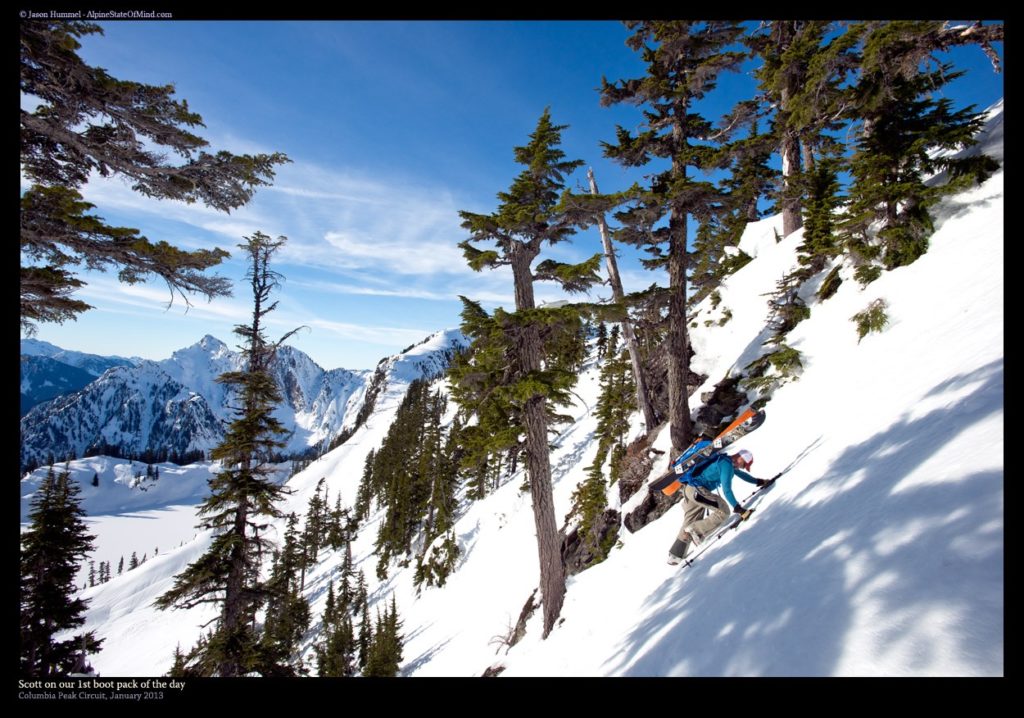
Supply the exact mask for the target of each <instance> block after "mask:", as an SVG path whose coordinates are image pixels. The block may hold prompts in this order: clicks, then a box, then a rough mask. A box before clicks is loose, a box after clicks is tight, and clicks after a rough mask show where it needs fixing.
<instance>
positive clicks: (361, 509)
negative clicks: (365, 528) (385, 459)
mask: <svg viewBox="0 0 1024 718" xmlns="http://www.w3.org/2000/svg"><path fill="white" fill-rule="evenodd" d="M376 453H377V452H376V450H374V449H370V451H369V453H367V454H366V461H365V462H364V463H363V478H362V480H361V481H360V482H359V489H358V491H357V492H356V504H355V507H354V509H353V510H354V511H355V520H356V521H357V522H359V523H362V522H363V521H365V520H366V517H367V516H368V515H369V513H370V501H371V500H372V499H373V463H374V460H375V458H376Z"/></svg>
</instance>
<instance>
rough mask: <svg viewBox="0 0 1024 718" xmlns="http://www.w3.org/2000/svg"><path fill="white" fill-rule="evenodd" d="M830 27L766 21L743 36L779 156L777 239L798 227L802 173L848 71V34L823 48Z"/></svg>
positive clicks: (829, 122)
mask: <svg viewBox="0 0 1024 718" xmlns="http://www.w3.org/2000/svg"><path fill="white" fill-rule="evenodd" d="M832 29H833V23H830V22H827V21H822V20H772V21H769V22H765V23H762V24H761V26H760V27H759V28H758V29H757V30H755V31H754V32H753V33H750V34H749V35H748V36H747V37H746V40H745V41H746V43H747V45H748V46H750V47H751V48H752V50H753V52H754V53H755V54H756V55H757V56H758V57H759V58H760V60H761V66H760V67H759V68H758V69H757V70H756V71H755V73H754V74H755V76H756V77H757V79H758V80H759V81H760V89H761V90H762V92H763V93H764V100H765V101H766V102H767V104H768V105H769V106H770V107H771V108H772V109H773V110H774V114H773V117H772V131H771V135H772V137H773V138H774V143H775V144H776V146H777V147H778V151H779V154H780V155H781V156H782V181H783V187H782V191H781V192H780V193H779V194H780V197H779V199H780V201H779V206H780V209H781V212H782V234H783V236H788V235H790V234H792V233H793V232H795V231H796V230H798V229H800V227H802V226H803V216H802V213H801V208H802V204H803V196H804V188H803V186H802V172H809V171H811V170H812V169H813V162H814V160H813V150H814V148H815V147H816V146H818V145H819V144H820V143H821V142H823V141H827V140H826V139H825V135H824V131H825V130H826V129H832V128H834V127H835V126H836V121H837V119H838V115H835V114H834V113H835V110H836V103H835V100H836V98H837V97H838V92H837V91H838V87H839V84H840V83H841V82H842V81H843V80H844V79H845V73H847V72H848V71H849V70H850V69H851V68H852V66H853V62H852V55H851V54H850V53H849V50H850V48H851V45H852V44H853V43H855V42H856V37H855V36H854V35H845V34H841V35H839V37H838V38H837V39H832V40H830V41H829V42H828V43H826V42H825V37H826V36H827V35H828V33H829V32H830V31H831V30H832Z"/></svg>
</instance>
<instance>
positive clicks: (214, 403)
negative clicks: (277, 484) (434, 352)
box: [157, 335, 370, 451]
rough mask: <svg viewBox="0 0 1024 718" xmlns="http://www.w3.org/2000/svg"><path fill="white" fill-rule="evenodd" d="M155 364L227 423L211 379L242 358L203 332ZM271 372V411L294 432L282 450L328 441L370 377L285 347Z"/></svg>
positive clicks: (226, 408)
mask: <svg viewBox="0 0 1024 718" xmlns="http://www.w3.org/2000/svg"><path fill="white" fill-rule="evenodd" d="M157 365H158V366H159V367H160V369H161V370H163V371H164V372H165V373H166V374H167V375H168V376H169V377H171V378H172V379H173V380H175V381H177V382H178V383H180V384H182V385H183V386H186V387H188V388H189V389H190V390H191V391H193V392H195V393H196V394H199V395H200V396H202V397H203V398H204V399H206V401H207V403H208V404H209V407H210V410H211V411H212V412H213V414H214V415H215V416H216V417H217V418H218V419H220V420H221V421H223V422H228V421H231V419H232V418H234V417H233V413H232V408H231V397H230V396H229V394H228V393H227V388H226V387H225V386H224V385H223V384H218V383H217V381H216V379H217V377H218V376H220V375H221V374H223V373H224V372H226V371H238V370H241V369H243V368H244V367H243V359H242V356H241V354H239V353H237V352H234V351H231V350H230V349H229V348H228V346H227V345H226V344H224V342H222V341H220V340H219V339H216V338H215V337H212V336H209V335H207V336H205V337H203V338H202V339H201V340H199V341H198V342H197V343H195V344H193V345H192V346H190V347H187V348H185V349H179V350H178V351H176V352H174V354H172V355H171V357H170V358H169V359H164V360H162V361H160V362H157ZM272 371H273V374H274V377H275V379H276V380H277V385H278V387H280V389H281V393H282V394H283V396H284V402H283V403H282V404H281V405H280V406H279V407H278V410H277V412H276V416H277V418H278V419H279V420H280V421H281V422H282V423H283V424H284V425H285V426H286V427H288V428H289V429H291V430H293V431H294V433H293V434H292V436H291V438H290V439H289V440H288V447H287V449H286V450H287V451H302V450H303V449H306V448H308V447H310V446H316V445H318V444H320V443H321V442H324V441H325V440H327V441H329V440H330V439H332V438H334V437H335V436H336V435H337V434H338V433H339V432H340V431H341V430H342V429H343V428H344V427H345V426H351V425H352V424H353V423H354V421H355V417H356V414H357V413H358V411H359V407H360V406H361V403H362V400H363V394H364V392H365V388H366V383H367V380H368V378H369V376H370V372H367V371H349V370H347V369H331V370H330V371H325V370H324V369H322V368H321V367H320V366H319V365H318V364H316V362H314V361H313V360H312V359H310V358H309V357H308V356H307V355H306V354H304V353H303V352H301V351H299V350H298V349H295V348H293V347H289V346H283V347H281V348H280V349H279V350H278V352H277V357H276V358H275V360H274V366H273V370H272Z"/></svg>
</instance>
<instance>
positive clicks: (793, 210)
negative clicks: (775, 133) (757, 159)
mask: <svg viewBox="0 0 1024 718" xmlns="http://www.w3.org/2000/svg"><path fill="white" fill-rule="evenodd" d="M788 97H789V92H787V91H785V90H784V91H783V93H782V105H783V107H785V106H786V102H787V101H788ZM779 152H780V153H781V155H782V182H783V189H782V192H783V195H782V196H783V199H782V236H783V237H788V236H789V235H790V234H792V233H793V232H795V231H797V230H798V229H800V228H801V227H803V226H804V220H803V217H802V216H801V215H800V197H799V195H798V194H797V191H796V188H795V187H794V186H793V185H794V180H795V177H796V175H798V174H799V173H800V140H799V139H798V138H797V136H796V133H794V132H791V131H789V130H785V131H784V134H783V136H782V144H781V145H780V147H779Z"/></svg>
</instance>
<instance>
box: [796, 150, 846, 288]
mask: <svg viewBox="0 0 1024 718" xmlns="http://www.w3.org/2000/svg"><path fill="white" fill-rule="evenodd" d="M839 167H840V160H839V159H838V158H835V157H831V156H830V157H826V158H823V159H822V160H821V161H820V162H818V163H817V164H816V165H815V167H814V169H813V170H810V171H809V172H805V173H804V176H805V178H806V187H807V199H806V201H805V203H804V241H803V243H802V244H801V245H800V246H799V247H798V248H797V251H798V256H797V261H799V263H800V265H801V266H802V267H804V268H805V269H804V271H803V272H802V273H801V276H806V277H810V276H812V275H814V274H816V273H818V272H820V271H821V270H822V269H824V268H825V264H826V262H827V261H828V260H829V259H830V258H831V257H834V256H835V255H837V254H838V253H839V247H838V246H837V242H836V238H835V221H836V218H835V211H836V208H837V207H838V206H839V202H840V198H839V196H838V192H839V178H838V171H839Z"/></svg>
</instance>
